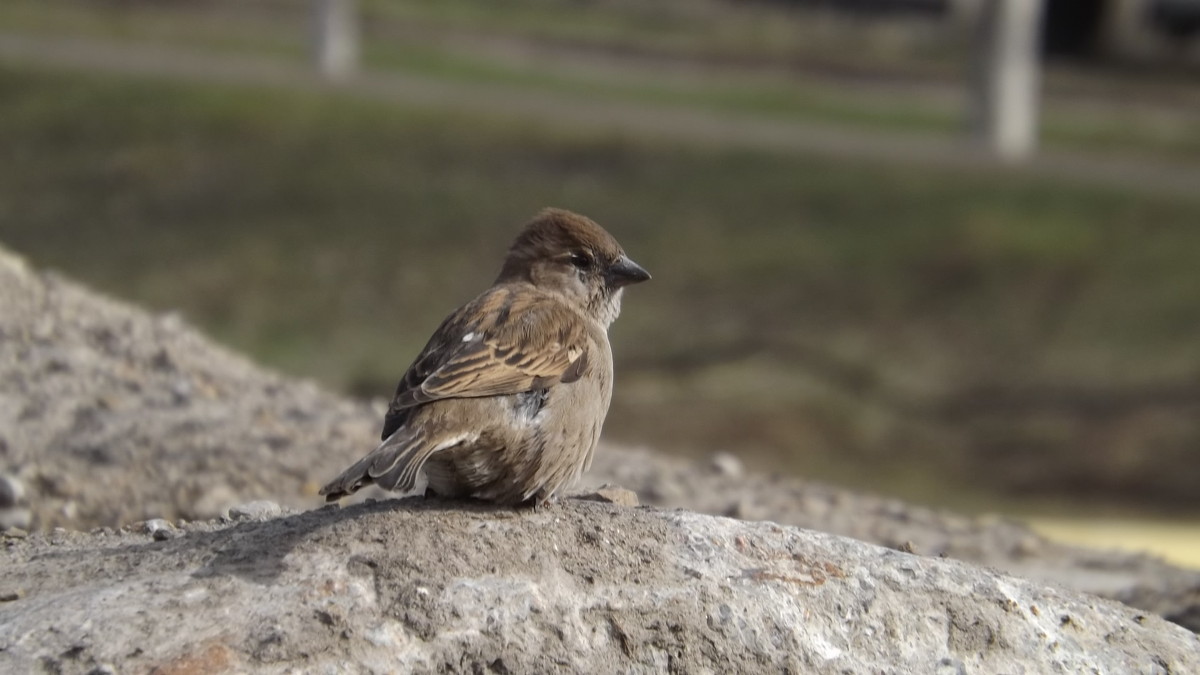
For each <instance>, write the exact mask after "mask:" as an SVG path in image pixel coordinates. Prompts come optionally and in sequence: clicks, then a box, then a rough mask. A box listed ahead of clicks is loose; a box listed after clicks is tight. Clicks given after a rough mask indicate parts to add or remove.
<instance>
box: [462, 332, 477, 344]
mask: <svg viewBox="0 0 1200 675" xmlns="http://www.w3.org/2000/svg"><path fill="white" fill-rule="evenodd" d="M474 339H475V333H467V334H466V335H464V336H463V342H470V341H471V340H474Z"/></svg>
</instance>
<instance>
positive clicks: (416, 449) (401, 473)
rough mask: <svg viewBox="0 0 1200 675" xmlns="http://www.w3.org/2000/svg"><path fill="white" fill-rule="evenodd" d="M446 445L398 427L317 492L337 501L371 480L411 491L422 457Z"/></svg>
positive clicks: (386, 488)
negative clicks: (377, 445)
mask: <svg viewBox="0 0 1200 675" xmlns="http://www.w3.org/2000/svg"><path fill="white" fill-rule="evenodd" d="M445 447H448V446H446V445H445V444H444V443H438V442H437V441H436V440H435V439H429V438H427V437H426V436H425V435H424V434H420V433H412V432H411V431H410V430H409V429H404V428H401V429H398V430H397V431H396V432H395V433H393V434H392V435H391V436H388V437H387V439H385V440H384V441H383V442H382V443H380V444H379V447H377V448H375V449H374V450H372V451H371V452H370V453H369V454H368V455H367V456H366V457H363V458H362V459H360V460H358V461H357V462H355V464H354V466H352V467H350V468H349V469H346V470H345V471H343V472H342V475H340V476H338V477H337V478H334V479H333V480H332V481H330V482H329V484H328V485H326V486H325V487H323V488H321V492H320V494H321V495H324V496H325V501H329V502H332V501H337V500H338V499H341V498H342V497H346V496H348V495H352V494H354V493H355V492H357V491H358V490H359V489H361V488H363V487H365V486H367V485H371V484H372V483H374V484H376V485H378V486H379V487H381V488H383V489H385V490H393V491H395V492H411V491H412V490H413V488H415V487H416V485H417V477H418V476H419V475H420V472H421V467H422V466H424V465H425V460H427V459H429V456H430V455H432V454H433V453H434V452H436V451H438V450H441V449H444V448H445Z"/></svg>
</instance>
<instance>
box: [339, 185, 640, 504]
mask: <svg viewBox="0 0 1200 675" xmlns="http://www.w3.org/2000/svg"><path fill="white" fill-rule="evenodd" d="M648 279H650V273H649V272H647V271H646V270H645V269H643V268H642V267H641V266H640V265H638V264H637V263H636V262H634V261H633V260H631V259H630V258H629V256H627V255H626V254H625V251H624V249H623V248H622V247H621V245H620V244H619V243H618V242H617V240H616V239H615V238H614V237H613V236H612V235H611V234H609V233H608V232H607V231H606V230H604V228H602V227H600V225H598V224H596V223H595V222H594V221H593V220H591V219H589V218H587V217H585V216H582V215H579V214H577V213H573V212H571V211H567V210H564V209H558V208H547V209H544V210H542V211H541V212H540V213H538V214H537V215H536V216H535V217H534V218H533V219H532V220H531V221H530V222H529V223H528V224H527V225H525V227H524V228H523V229H522V230H521V232H520V234H518V235H517V237H516V239H515V240H514V241H513V243H512V245H511V246H510V247H509V249H508V254H507V256H506V257H505V258H504V262H503V264H502V266H501V268H500V274H499V275H498V276H497V277H496V280H495V282H494V283H493V285H492V286H491V287H490V288H488V289H487V290H486V291H484V292H483V293H481V294H480V295H479V296H478V297H476V298H475V299H474V300H472V301H470V302H468V303H467V304H465V305H463V306H462V307H460V308H459V309H458V310H456V311H454V312H453V313H451V314H450V315H449V316H448V317H446V319H445V320H444V321H442V323H441V325H440V326H439V327H438V328H437V330H436V331H434V333H433V336H432V337H431V338H430V339H429V342H428V344H426V345H425V348H424V349H422V350H421V352H420V353H419V354H418V356H417V357H416V359H415V360H414V361H413V363H412V365H410V366H409V368H408V370H407V371H405V373H404V375H403V377H401V379H400V383H399V384H398V385H397V387H396V394H395V396H394V397H393V398H392V401H391V404H390V405H389V406H388V410H387V414H386V415H385V416H384V422H383V433H382V436H381V438H382V442H381V443H380V444H379V446H378V447H376V448H375V449H374V450H372V451H371V452H370V453H368V454H367V455H366V456H365V457H363V458H362V459H360V460H359V461H358V462H356V463H355V464H354V465H353V466H351V467H350V468H348V469H346V470H345V471H344V472H343V473H342V474H341V475H339V476H338V477H337V478H334V479H333V480H332V481H330V482H329V484H327V485H325V486H324V487H323V488H321V490H320V494H321V495H323V496H324V497H325V498H326V500H327V501H331V502H332V501H336V500H338V499H340V498H342V497H345V496H347V495H350V494H353V493H354V492H356V491H357V490H359V489H360V488H362V487H364V486H367V485H370V484H375V485H377V486H379V487H381V488H383V489H385V490H390V491H395V492H400V493H412V492H414V491H415V490H416V489H417V486H418V485H419V481H420V479H421V477H422V475H423V476H424V478H425V481H426V490H425V494H426V495H429V494H431V493H432V494H433V495H436V496H440V497H446V498H452V499H454V498H471V499H477V500H482V501H487V502H493V503H496V504H501V505H510V506H517V505H522V504H532V505H533V506H535V507H541V506H543V505H545V504H546V503H548V502H552V501H554V500H556V499H557V498H558V497H559V496H561V495H562V494H563V492H564V491H565V490H566V489H567V488H569V487H570V486H571V485H572V484H573V483H574V482H575V481H577V480H578V479H579V477H580V476H581V475H582V474H583V472H584V471H586V470H587V469H588V468H589V467H590V466H591V463H592V456H593V453H594V452H595V449H596V445H597V443H598V441H599V439H600V431H601V427H602V426H603V424H604V418H605V417H606V415H607V414H608V407H609V402H610V401H611V399H612V390H613V359H612V349H611V346H610V344H609V340H608V329H609V326H611V325H612V323H613V322H614V321H615V320H616V319H617V316H618V315H619V314H620V312H621V296H622V293H623V291H624V289H625V287H626V286H629V285H632V284H637V283H640V282H643V281H647V280H648Z"/></svg>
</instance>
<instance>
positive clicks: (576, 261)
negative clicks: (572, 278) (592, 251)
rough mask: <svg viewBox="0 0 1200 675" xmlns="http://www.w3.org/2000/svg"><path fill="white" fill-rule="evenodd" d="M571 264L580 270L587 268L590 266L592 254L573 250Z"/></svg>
mask: <svg viewBox="0 0 1200 675" xmlns="http://www.w3.org/2000/svg"><path fill="white" fill-rule="evenodd" d="M571 264H572V265H574V266H575V267H578V268H579V269H581V270H586V269H589V268H590V267H591V266H592V256H590V255H588V254H586V253H579V252H575V253H572V254H571Z"/></svg>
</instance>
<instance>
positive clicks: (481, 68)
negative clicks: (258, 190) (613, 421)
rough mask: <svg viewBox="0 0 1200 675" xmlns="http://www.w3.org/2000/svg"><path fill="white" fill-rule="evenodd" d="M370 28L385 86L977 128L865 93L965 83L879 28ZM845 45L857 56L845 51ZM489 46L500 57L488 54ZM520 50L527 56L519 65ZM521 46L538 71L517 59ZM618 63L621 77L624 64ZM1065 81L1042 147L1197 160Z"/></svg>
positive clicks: (787, 15)
mask: <svg viewBox="0 0 1200 675" xmlns="http://www.w3.org/2000/svg"><path fill="white" fill-rule="evenodd" d="M363 13H364V21H363V24H364V34H365V39H364V51H365V55H364V60H365V63H366V66H367V67H368V68H370V69H372V70H374V71H377V72H384V73H386V72H394V73H405V74H417V75H422V76H426V77H432V78H437V79H444V80H449V81H455V82H459V83H466V84H478V85H485V84H486V85H502V86H507V87H512V88H517V89H520V90H526V91H531V92H538V91H550V92H555V93H558V94H564V95H570V96H573V97H576V98H580V99H585V100H596V101H606V102H611V101H621V102H626V103H631V104H653V105H660V106H676V107H679V108H686V109H702V110H709V111H713V112H716V113H729V114H739V115H747V116H752V117H759V118H767V119H777V120H794V121H798V122H808V123H815V124H828V125H836V126H839V127H845V128H851V129H854V128H859V129H864V130H870V131H889V132H894V133H899V134H912V133H916V134H928V135H940V136H957V135H962V134H964V133H965V131H964V130H965V128H966V126H967V123H966V110H965V104H964V101H965V94H964V99H963V100H958V101H956V100H947V99H946V97H944V96H940V97H939V96H930V95H928V94H922V93H920V91H919V90H918V91H916V92H902V91H901V90H900V89H899V88H898V87H897V86H895V85H893V86H892V87H890V88H885V89H879V88H873V87H872V86H871V85H870V84H864V83H862V82H860V81H859V79H860V78H859V76H858V75H857V73H862V74H866V75H867V76H868V81H870V80H875V81H878V80H885V81H886V80H888V79H889V78H900V80H901V81H904V80H911V81H913V82H915V83H921V82H925V83H926V84H928V82H930V81H932V82H941V83H950V82H956V81H964V82H965V78H966V68H965V55H964V54H963V53H961V47H956V46H954V45H951V44H943V45H941V47H939V48H937V49H933V50H929V49H926V48H923V47H921V44H922V43H921V42H913V41H911V40H910V41H907V42H906V41H903V40H900V41H898V42H897V41H896V40H895V39H894V37H893V38H874V39H872V38H871V37H870V36H871V35H873V31H875V32H877V31H878V27H876V26H874V24H861V25H855V26H853V27H852V28H851V27H848V26H846V25H844V22H843V24H837V23H836V22H834V23H832V24H831V23H830V22H828V21H824V20H821V19H820V18H819V17H817V18H814V16H813V15H811V14H805V13H797V12H792V11H785V10H782V9H781V8H779V7H772V6H769V5H749V6H741V7H738V6H734V5H731V4H728V3H704V2H700V3H695V2H676V3H672V2H668V3H650V4H646V3H636V2H624V1H622V0H605V1H602V2H596V3H588V4H585V5H579V4H577V3H565V2H547V1H544V0H510V1H508V2H500V3H493V2H480V1H478V0H450V1H437V2H433V1H428V2H426V1H417V2H393V1H383V0H374V1H371V2H366V3H364V4H363ZM308 18H309V17H308V6H307V4H305V3H304V2H273V3H261V4H256V5H246V4H244V3H235V2H217V3H213V4H204V5H194V6H193V5H169V6H160V5H158V4H156V3H153V2H144V3H136V2H135V3H132V4H130V5H127V6H124V7H123V9H121V10H120V11H118V10H116V9H115V8H114V7H113V6H111V5H106V4H97V3H89V2H76V1H71V0H51V1H45V0H9V2H6V3H3V4H0V26H4V30H6V31H7V32H18V33H23V34H28V35H42V36H64V35H65V36H82V37H90V38H104V39H108V40H117V41H130V42H138V43H150V44H157V45H161V46H172V47H186V48H189V49H194V50H209V51H212V52H215V53H222V54H237V55H241V56H256V57H261V58H268V59H274V60H285V61H291V62H295V63H303V62H304V61H305V60H306V59H307V54H308V45H307V39H308V31H309V27H308ZM851 30H853V31H854V32H852V33H851V32H848V31H851ZM849 36H854V38H855V39H856V40H857V42H858V43H860V46H859V47H858V48H856V49H854V50H847V49H845V48H844V44H845V42H846V40H847V39H849ZM490 40H499V41H500V42H501V43H502V45H501V46H499V47H496V46H494V45H493V46H489V44H490V43H489V41H490ZM934 42H937V43H938V44H941V43H940V42H938V41H934ZM942 42H944V40H942ZM505 45H507V46H505ZM514 45H516V51H517V52H518V53H517V54H516V55H513V54H511V53H510V52H512V51H513V49H514V47H513V46H514ZM522 45H523V46H524V47H529V48H532V49H533V50H534V52H533V53H534V54H535V56H532V57H531V56H528V55H526V56H521V55H520V52H521V49H522ZM539 49H541V50H544V52H539V51H537V50H539ZM924 51H933V52H936V53H935V54H926V53H923V52H924ZM538 54H540V56H538ZM614 57H615V58H616V61H615V63H617V64H623V65H620V66H617V65H613V63H614V62H612V61H611V59H613V58H614ZM605 63H608V65H604V64H605ZM1064 70H1065V71H1067V72H1063V71H1064ZM1069 70H1070V69H1069V68H1068V69H1062V68H1058V69H1054V70H1053V71H1052V72H1051V73H1050V75H1051V77H1050V78H1048V79H1049V81H1050V82H1051V83H1053V84H1052V85H1049V88H1050V90H1051V91H1050V94H1051V95H1050V96H1049V97H1048V99H1047V102H1046V104H1045V106H1044V111H1043V114H1044V121H1043V124H1042V137H1043V141H1044V143H1045V145H1046V146H1047V147H1049V148H1059V149H1070V150H1081V151H1089V152H1102V153H1131V154H1134V155H1144V156H1150V157H1158V158H1168V159H1172V160H1175V161H1180V162H1195V161H1198V160H1200V117H1197V116H1195V115H1191V114H1190V104H1189V102H1188V100H1187V98H1186V97H1185V98H1184V99H1181V100H1182V102H1181V103H1179V104H1178V105H1177V106H1176V108H1177V109H1176V110H1173V111H1171V110H1168V111H1166V112H1164V111H1162V110H1156V111H1151V112H1149V113H1148V112H1147V111H1146V110H1145V109H1144V107H1137V108H1130V109H1123V108H1121V107H1118V106H1113V105H1105V104H1104V97H1100V99H1099V100H1097V101H1091V102H1090V103H1089V104H1087V105H1086V106H1081V105H1080V104H1079V103H1077V102H1076V103H1063V102H1058V101H1057V99H1056V98H1055V97H1054V96H1053V90H1054V88H1055V87H1058V88H1066V89H1071V88H1072V87H1074V88H1079V87H1080V85H1079V83H1078V80H1083V81H1085V82H1086V81H1087V79H1088V78H1087V77H1076V78H1072V76H1071V74H1070V72H1069ZM681 73H682V74H681ZM810 73H816V74H817V75H816V76H813V75H811V74H810ZM838 73H841V75H838ZM1114 76H1115V74H1114ZM1121 77H1122V78H1123V79H1124V81H1125V84H1126V85H1127V87H1126V88H1127V89H1128V94H1127V97H1125V96H1122V97H1121V98H1119V99H1118V102H1125V101H1128V100H1139V98H1140V97H1142V94H1143V93H1144V92H1142V90H1141V88H1140V87H1142V85H1141V82H1140V78H1138V77H1136V76H1131V75H1129V74H1125V75H1121ZM1146 86H1147V87H1150V88H1157V87H1159V84H1158V83H1148V84H1147V85H1146ZM1084 88H1085V89H1086V88H1087V87H1084ZM1107 98H1108V99H1110V100H1111V99H1113V95H1112V94H1111V93H1110V94H1108V95H1107ZM1151 98H1155V99H1156V98H1161V97H1160V96H1158V95H1155V96H1154V97H1151ZM1174 98H1179V97H1174ZM1160 107H1161V106H1160ZM1167 107H1168V108H1169V106H1167Z"/></svg>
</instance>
